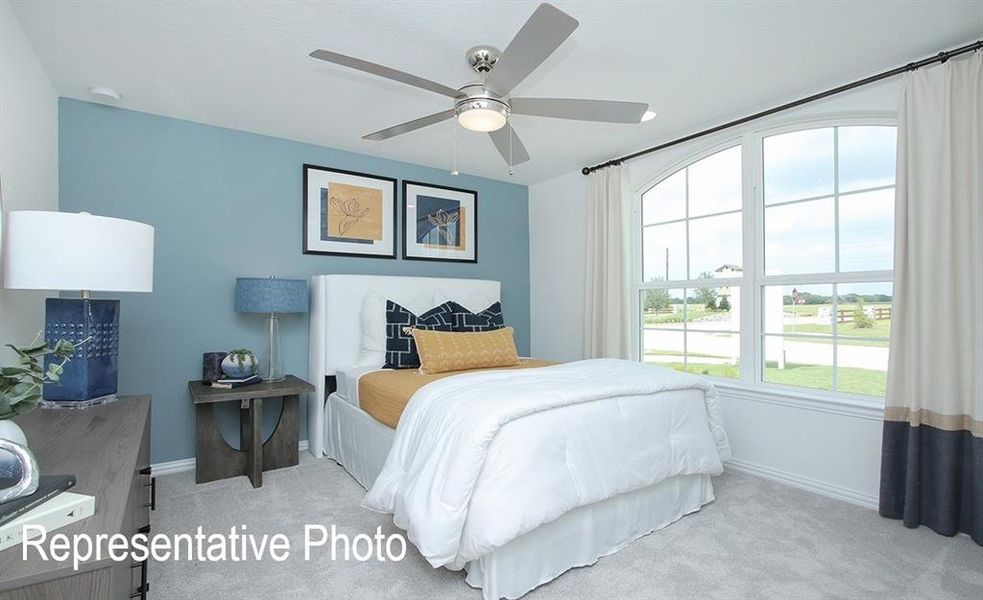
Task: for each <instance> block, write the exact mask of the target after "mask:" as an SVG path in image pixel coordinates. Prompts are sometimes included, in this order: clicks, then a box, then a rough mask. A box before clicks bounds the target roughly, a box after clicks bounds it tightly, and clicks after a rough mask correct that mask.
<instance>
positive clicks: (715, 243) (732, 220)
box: [689, 212, 743, 279]
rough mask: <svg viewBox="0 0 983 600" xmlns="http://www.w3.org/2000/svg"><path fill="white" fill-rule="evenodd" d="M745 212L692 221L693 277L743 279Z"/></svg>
mask: <svg viewBox="0 0 983 600" xmlns="http://www.w3.org/2000/svg"><path fill="white" fill-rule="evenodd" d="M741 226H742V218H741V213H739V212H737V213H731V214H729V215H720V216H718V217H703V218H702V219H692V220H690V222H689V239H690V246H689V263H690V265H689V277H690V279H696V278H698V277H700V276H702V275H704V274H709V275H711V276H714V275H716V276H718V277H740V276H741V272H740V270H741V267H740V265H741V263H742V262H743V261H742V260H741V251H742V250H741Z"/></svg>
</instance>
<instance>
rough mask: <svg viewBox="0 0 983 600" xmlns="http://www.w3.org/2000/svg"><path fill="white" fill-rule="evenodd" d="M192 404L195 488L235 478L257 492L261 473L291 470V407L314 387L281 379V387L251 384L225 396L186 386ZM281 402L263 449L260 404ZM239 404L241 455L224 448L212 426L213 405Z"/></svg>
mask: <svg viewBox="0 0 983 600" xmlns="http://www.w3.org/2000/svg"><path fill="white" fill-rule="evenodd" d="M188 390H189V391H190V392H191V399H192V400H193V401H194V403H195V482H196V483H207V482H209V481H215V480H216V479H225V478H226V477H234V476H236V475H245V476H247V477H249V481H250V483H252V484H253V487H254V488H258V487H262V486H263V471H270V470H272V469H280V468H282V467H292V466H294V465H296V464H297V460H298V456H297V452H298V450H297V443H298V431H297V404H298V401H299V398H300V395H301V394H304V393H307V392H313V391H314V386H313V385H311V384H309V383H307V382H306V381H304V380H303V379H300V378H299V377H294V376H293V375H287V376H286V377H285V378H284V379H283V381H272V382H263V383H257V384H255V385H249V386H245V387H240V388H235V389H231V390H227V389H221V388H213V387H211V386H210V385H207V384H204V383H202V382H200V381H189V382H188ZM278 397H282V398H283V408H282V409H281V412H280V420H279V422H278V423H277V426H276V429H274V430H273V435H271V436H270V439H268V440H266V443H265V444H264V443H263V438H262V427H263V399H264V398H278ZM218 402H238V403H239V409H240V413H239V419H240V421H239V432H240V434H241V437H240V439H241V444H240V445H241V446H242V449H241V450H236V449H235V448H233V447H231V446H229V444H228V443H226V441H225V440H224V439H223V438H222V434H221V433H220V432H219V430H218V425H217V424H216V423H215V410H214V408H215V404H216V403H218Z"/></svg>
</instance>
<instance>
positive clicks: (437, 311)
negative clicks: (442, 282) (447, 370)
mask: <svg viewBox="0 0 983 600" xmlns="http://www.w3.org/2000/svg"><path fill="white" fill-rule="evenodd" d="M407 327H418V328H420V329H432V330H435V331H453V330H454V309H453V307H452V306H451V303H450V302H445V303H443V304H441V305H440V306H438V307H436V308H431V309H430V310H428V311H427V312H425V313H423V314H422V315H420V316H416V315H415V314H413V313H412V312H411V311H410V310H408V309H406V308H403V307H402V306H400V305H399V304H396V303H395V302H393V301H392V300H386V364H385V365H383V368H386V369H414V368H416V367H419V366H420V355H419V354H418V353H417V351H416V342H415V341H413V336H412V335H410V334H409V333H406V331H404V330H405V329H406V328H407Z"/></svg>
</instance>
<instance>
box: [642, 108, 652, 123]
mask: <svg viewBox="0 0 983 600" xmlns="http://www.w3.org/2000/svg"><path fill="white" fill-rule="evenodd" d="M654 118H655V111H654V110H647V111H645V114H643V115H642V123H644V122H645V121H651V120H652V119H654Z"/></svg>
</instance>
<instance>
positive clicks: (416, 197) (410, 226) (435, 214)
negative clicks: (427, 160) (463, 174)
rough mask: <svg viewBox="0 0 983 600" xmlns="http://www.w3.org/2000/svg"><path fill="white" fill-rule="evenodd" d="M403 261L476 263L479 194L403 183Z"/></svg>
mask: <svg viewBox="0 0 983 600" xmlns="http://www.w3.org/2000/svg"><path fill="white" fill-rule="evenodd" d="M403 258H404V259H407V260H439V261H448V262H469V263H476V262H478V192H474V191H470V190H460V189H457V188H452V187H444V186H440V185H431V184H427V183H417V182H415V181H404V182H403Z"/></svg>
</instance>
